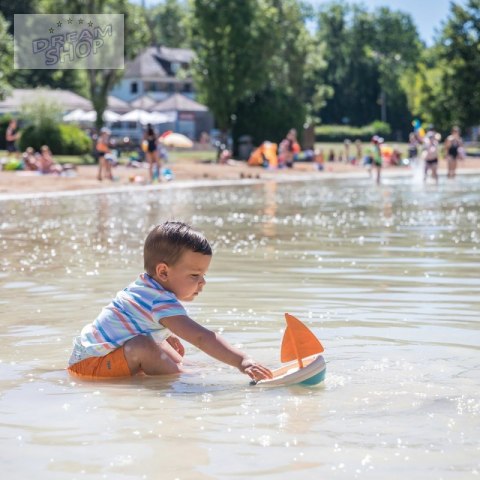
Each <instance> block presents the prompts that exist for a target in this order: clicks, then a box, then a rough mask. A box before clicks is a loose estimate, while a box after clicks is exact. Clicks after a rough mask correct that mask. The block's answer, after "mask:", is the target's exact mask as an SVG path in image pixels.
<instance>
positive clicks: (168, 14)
mask: <svg viewBox="0 0 480 480" xmlns="http://www.w3.org/2000/svg"><path fill="white" fill-rule="evenodd" d="M146 14H147V17H146V21H147V23H148V26H149V29H150V31H151V34H152V43H154V44H156V45H165V46H166V47H174V48H181V47H183V48H186V47H189V38H188V24H187V19H188V10H187V8H186V5H185V4H184V3H180V2H179V1H178V0H165V1H164V2H163V3H160V4H159V5H156V6H154V7H152V8H150V9H148V10H147V12H146Z"/></svg>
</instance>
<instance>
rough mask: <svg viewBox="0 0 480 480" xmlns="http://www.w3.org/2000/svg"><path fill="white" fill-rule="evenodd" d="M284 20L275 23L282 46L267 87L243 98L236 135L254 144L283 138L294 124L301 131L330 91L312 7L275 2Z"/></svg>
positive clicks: (278, 43) (274, 58)
mask: <svg viewBox="0 0 480 480" xmlns="http://www.w3.org/2000/svg"><path fill="white" fill-rule="evenodd" d="M273 5H274V6H275V9H276V12H277V13H276V15H277V17H278V19H279V21H273V20H272V22H271V33H270V34H271V35H272V36H273V38H276V39H277V40H276V49H275V52H274V54H273V55H272V58H271V59H270V62H269V68H268V71H267V73H266V75H267V80H268V81H267V83H266V84H265V87H264V88H263V89H261V90H259V91H258V92H256V93H255V94H252V95H251V96H249V97H248V98H245V99H244V100H241V101H240V102H239V104H238V107H237V110H236V114H235V116H236V122H235V125H234V129H233V133H234V138H238V137H239V136H241V135H244V134H249V135H251V136H252V137H253V143H254V144H260V143H261V142H262V141H264V140H271V141H275V142H279V141H280V140H281V139H282V138H283V137H284V136H285V133H286V132H287V131H288V130H290V129H291V128H292V127H295V128H296V129H297V130H298V131H299V132H301V131H302V130H303V125H304V124H305V122H306V120H307V116H308V115H309V113H310V112H311V111H312V109H313V106H316V107H320V106H322V105H323V101H324V97H325V95H326V90H325V89H324V85H323V84H321V83H319V82H318V74H319V72H320V71H321V70H322V69H323V68H325V66H326V64H325V61H324V60H323V45H319V44H318V43H316V42H315V41H314V39H313V38H312V36H311V35H310V33H309V32H308V30H307V28H306V26H305V21H306V18H307V17H308V15H309V11H308V10H306V9H305V8H304V6H303V5H302V4H301V3H299V2H297V0H283V1H282V2H274V3H273Z"/></svg>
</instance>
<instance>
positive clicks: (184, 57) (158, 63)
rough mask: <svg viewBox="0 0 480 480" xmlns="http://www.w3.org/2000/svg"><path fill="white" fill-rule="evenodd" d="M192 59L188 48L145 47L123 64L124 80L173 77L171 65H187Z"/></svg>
mask: <svg viewBox="0 0 480 480" xmlns="http://www.w3.org/2000/svg"><path fill="white" fill-rule="evenodd" d="M193 57H194V53H193V50H190V49H188V48H169V47H163V46H160V47H147V48H146V49H145V50H143V51H142V52H141V53H139V54H138V55H137V56H136V57H135V58H134V59H133V60H131V61H129V62H127V63H126V64H125V74H124V78H144V79H146V78H154V79H155V78H158V77H163V78H169V77H175V72H174V71H173V69H172V64H175V63H178V64H182V65H188V64H190V62H191V61H192V60H193Z"/></svg>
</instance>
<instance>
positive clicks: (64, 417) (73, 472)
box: [0, 177, 480, 480]
mask: <svg viewBox="0 0 480 480" xmlns="http://www.w3.org/2000/svg"><path fill="white" fill-rule="evenodd" d="M479 205H480V178H479V177H463V178H458V179H457V180H455V181H454V182H451V183H446V182H445V181H443V182H441V183H440V185H439V186H438V187H435V186H433V185H427V186H423V185H421V184H418V183H416V182H412V181H411V180H408V179H387V180H385V184H384V185H382V186H380V187H378V188H377V187H374V186H372V185H371V183H370V182H369V181H361V180H354V181H353V180H351V181H348V180H342V181H331V182H325V183H314V182H311V183H291V184H275V183H267V184H265V185H261V184H257V185H250V186H249V185H246V186H237V187H228V188H227V187H215V188H198V189H185V190H163V191H149V192H145V193H142V192H141V191H138V192H137V193H135V194H132V193H129V194H115V195H107V194H105V195H100V196H94V195H89V196H79V197H72V198H67V197H61V198H57V199H55V198H47V199H26V200H23V201H21V200H15V201H13V200H9V201H4V202H0V212H1V218H0V222H1V225H0V252H1V253H0V305H1V311H2V326H3V329H2V333H1V336H0V421H1V426H0V439H1V440H0V447H1V452H2V453H1V459H2V478H6V479H9V480H11V479H25V478H31V477H34V478H37V479H48V480H51V479H52V480H54V479H61V480H65V479H99V478H109V479H115V480H122V479H143V478H150V479H158V478H161V479H162V480H168V479H176V478H178V479H195V480H197V479H198V480H203V479H233V478H235V479H247V478H248V479H250V478H252V479H265V480H266V479H275V480H276V479H285V480H287V479H288V480H290V479H292V478H294V479H296V480H297V479H312V478H328V479H335V478H339V479H352V478H368V479H385V478H400V477H402V478H403V477H405V476H408V478H410V479H422V480H423V479H425V478H428V479H467V478H468V479H469V478H475V477H477V476H478V474H479V473H478V472H479V471H480V465H479V458H480V455H479V449H480V441H479V438H480V437H479V434H478V432H479V431H480V429H479V427H480V424H479V414H480V393H479V380H480V374H479V367H480V357H479V355H478V353H479V344H480V334H479V327H478V325H479V323H478V314H479V312H480V279H479V260H478V259H479V255H478V253H479V242H480V228H479V226H480V207H479ZM172 218H177V219H183V220H187V221H189V222H191V223H193V225H194V226H196V227H197V228H199V229H201V230H202V231H204V232H205V233H206V234H207V236H208V237H209V238H210V239H211V240H212V241H213V243H214V249H215V255H214V260H213V262H212V266H211V270H210V272H209V275H208V276H207V282H208V284H207V287H206V289H205V290H204V293H203V294H202V295H201V296H200V297H199V298H198V300H197V301H196V302H194V303H192V304H189V311H190V313H191V315H192V316H193V317H194V318H195V319H196V320H198V321H199V322H201V323H203V324H205V325H207V326H209V328H211V329H213V330H215V331H219V332H223V334H224V335H225V337H226V338H227V339H228V340H229V341H230V342H231V343H233V344H235V345H237V346H239V347H241V348H243V349H244V350H246V351H248V352H249V353H250V354H251V355H252V356H254V357H255V358H256V359H258V360H259V361H261V362H263V363H265V364H267V365H269V366H271V367H272V368H274V367H276V366H278V365H279V359H278V355H279V347H280V341H281V336H282V331H283V327H284V320H283V313H284V312H285V311H289V312H290V313H293V314H295V315H296V316H298V317H299V318H301V319H302V320H304V321H305V322H306V323H307V325H309V327H310V328H311V329H312V330H313V331H314V332H315V333H316V334H317V336H318V337H319V338H320V339H321V340H322V343H323V344H324V346H325V358H326V360H327V362H328V364H327V377H326V381H325V383H324V384H323V385H322V386H320V387H300V386H295V387H290V388H276V389H270V390H269V389H260V388H258V387H250V386H249V385H248V378H247V377H246V376H243V375H241V374H240V373H238V372H236V371H235V370H233V369H232V368H230V367H227V366H224V365H222V364H219V363H218V362H215V361H214V360H213V359H210V358H209V357H207V356H206V355H204V354H203V353H201V352H198V351H196V350H195V349H194V348H193V347H188V348H187V356H188V358H189V359H190V361H191V362H192V364H193V365H192V369H193V373H192V374H190V375H185V376H183V377H181V378H178V379H161V378H148V379H145V378H144V379H133V380H130V381H116V382H95V383H88V382H83V381H78V380H75V379H72V378H70V377H68V375H67V374H66V373H65V371H64V367H65V364H66V361H67V359H68V356H69V354H70V348H71V339H72V337H73V336H74V335H76V334H77V332H78V331H79V329H80V328H81V327H82V326H83V325H84V324H85V323H87V322H88V321H90V320H91V319H93V318H94V317H95V316H96V315H97V313H98V312H99V310H100V308H101V307H102V306H103V305H104V304H105V303H106V302H108V301H109V300H110V298H111V296H112V295H113V294H114V293H115V292H116V291H117V290H119V289H121V288H123V287H124V286H125V285H126V284H128V283H129V282H130V281H131V280H132V279H134V278H135V277H136V275H137V274H138V273H139V272H140V271H141V269H142V259H141V254H142V245H143V240H144V237H145V234H146V232H147V231H148V229H149V228H150V226H152V225H153V224H155V223H158V222H160V221H163V220H165V219H172Z"/></svg>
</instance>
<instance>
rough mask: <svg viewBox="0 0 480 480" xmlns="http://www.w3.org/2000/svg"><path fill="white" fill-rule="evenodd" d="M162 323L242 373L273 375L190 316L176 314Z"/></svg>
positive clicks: (268, 376)
mask: <svg viewBox="0 0 480 480" xmlns="http://www.w3.org/2000/svg"><path fill="white" fill-rule="evenodd" d="M160 323H161V324H162V325H163V326H164V327H167V328H168V329H169V330H170V331H171V332H173V333H174V334H175V335H178V336H179V337H180V338H183V340H185V341H187V342H189V343H191V344H192V345H195V346H196V347H197V348H199V349H200V350H203V351H204V352H205V353H206V354H208V355H210V356H211V357H213V358H216V359H217V360H220V361H222V362H224V363H226V364H228V365H231V366H232V367H236V368H238V369H239V370H240V371H241V372H242V373H246V374H247V375H248V376H250V377H251V378H253V379H254V380H260V379H262V378H271V377H272V373H271V372H270V370H269V369H268V368H266V367H264V366H262V365H259V364H257V363H255V362H254V361H253V360H252V359H250V358H249V357H248V356H247V355H245V354H244V353H243V352H242V351H240V350H238V349H237V348H235V347H233V346H232V345H230V344H229V343H228V342H227V341H226V340H224V339H223V338H222V337H221V336H219V335H217V334H216V333H215V332H212V331H211V330H208V329H207V328H205V327H202V325H199V324H198V323H197V322H195V321H194V320H192V319H191V318H190V317H187V316H184V315H176V316H173V317H166V318H163V319H162V320H160Z"/></svg>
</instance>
